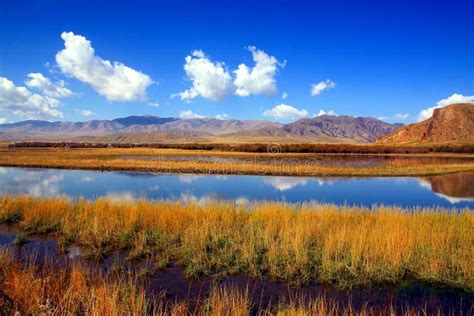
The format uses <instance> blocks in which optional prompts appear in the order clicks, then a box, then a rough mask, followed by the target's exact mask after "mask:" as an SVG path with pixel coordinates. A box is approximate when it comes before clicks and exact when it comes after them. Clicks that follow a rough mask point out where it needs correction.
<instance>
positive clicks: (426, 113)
mask: <svg viewBox="0 0 474 316" xmlns="http://www.w3.org/2000/svg"><path fill="white" fill-rule="evenodd" d="M472 102H474V95H471V96H464V95H462V94H458V93H454V94H453V95H451V96H450V97H448V98H446V99H442V100H439V101H438V102H437V103H436V106H433V107H431V108H427V109H424V110H422V111H421V112H420V114H418V121H424V120H426V119H428V118H430V117H431V116H432V115H433V111H434V110H435V109H439V108H443V107H445V106H448V105H450V104H455V103H472Z"/></svg>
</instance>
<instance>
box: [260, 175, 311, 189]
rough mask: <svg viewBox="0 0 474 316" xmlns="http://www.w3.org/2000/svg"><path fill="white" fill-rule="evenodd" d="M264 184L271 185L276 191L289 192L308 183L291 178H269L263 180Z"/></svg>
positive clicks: (305, 180) (301, 179) (300, 179)
mask: <svg viewBox="0 0 474 316" xmlns="http://www.w3.org/2000/svg"><path fill="white" fill-rule="evenodd" d="M263 182H264V183H266V184H269V185H271V186H272V187H274V188H275V189H277V190H278V191H287V190H291V189H293V188H294V187H297V186H305V185H306V184H307V183H308V180H307V179H304V178H296V177H294V178H292V177H269V178H268V179H264V180H263Z"/></svg>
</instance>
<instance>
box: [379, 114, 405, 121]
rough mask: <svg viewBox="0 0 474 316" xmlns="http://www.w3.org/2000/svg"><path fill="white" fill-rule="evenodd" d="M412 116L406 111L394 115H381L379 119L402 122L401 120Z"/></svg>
mask: <svg viewBox="0 0 474 316" xmlns="http://www.w3.org/2000/svg"><path fill="white" fill-rule="evenodd" d="M409 117H410V114H408V113H405V114H402V113H397V114H395V115H394V116H379V117H377V119H379V120H381V121H391V122H395V121H396V122H401V121H406V120H407V119H408V118H409Z"/></svg>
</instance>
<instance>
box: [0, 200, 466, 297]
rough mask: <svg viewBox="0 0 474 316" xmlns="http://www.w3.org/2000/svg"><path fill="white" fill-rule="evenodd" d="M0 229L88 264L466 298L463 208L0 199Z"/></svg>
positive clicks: (464, 218)
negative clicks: (119, 254) (449, 290)
mask: <svg viewBox="0 0 474 316" xmlns="http://www.w3.org/2000/svg"><path fill="white" fill-rule="evenodd" d="M0 223H6V224H10V225H12V224H14V225H16V226H17V227H18V228H20V229H22V230H25V231H26V232H28V233H36V234H37V233H53V234H55V235H56V236H57V237H58V238H59V240H60V241H61V242H62V243H63V244H68V243H77V244H79V245H81V246H83V247H84V248H85V249H87V251H88V254H89V255H90V256H94V257H99V256H102V255H104V254H107V253H110V252H112V251H115V250H117V249H124V250H126V251H127V252H128V253H129V258H130V259H144V258H147V259H149V260H152V261H155V262H157V264H156V266H157V268H160V267H165V266H166V265H167V264H168V263H169V262H170V261H172V260H174V261H177V262H179V263H181V264H182V265H184V267H185V268H186V273H187V275H188V276H200V275H211V276H224V275H226V274H230V273H245V274H247V275H250V276H252V277H257V278H261V277H263V278H270V279H279V280H283V281H286V282H290V283H293V284H306V283H310V282H327V283H332V284H336V285H338V286H342V287H351V286H354V285H372V284H377V283H387V282H389V283H398V282H401V281H402V280H406V279H415V280H420V281H422V282H429V283H439V284H443V285H445V286H449V287H460V288H464V289H466V290H468V291H474V265H473V263H474V256H473V253H474V214H473V213H472V211H470V210H465V211H459V212H458V211H454V212H449V211H448V210H442V209H440V210H433V209H423V210H422V209H412V210H409V211H407V210H404V209H399V208H393V207H373V208H372V209H365V208H357V207H337V206H334V205H310V204H308V205H301V206H297V205H291V204H282V203H257V204H249V205H236V204H234V203H231V202H209V203H205V204H197V203H180V202H174V201H145V200H141V201H135V202H125V201H123V202H113V201H110V200H107V199H98V200H95V201H86V200H77V201H70V200H69V199H67V198H44V199H39V198H33V197H27V196H18V197H14V196H4V197H2V198H0Z"/></svg>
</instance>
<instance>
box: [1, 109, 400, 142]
mask: <svg viewBox="0 0 474 316" xmlns="http://www.w3.org/2000/svg"><path fill="white" fill-rule="evenodd" d="M401 126H403V124H390V123H386V122H383V121H381V120H378V119H375V118H371V117H352V116H332V115H322V116H317V117H314V118H305V119H300V120H297V121H295V122H293V123H289V124H281V123H276V122H271V121H265V120H219V119H214V118H196V119H181V118H163V117H156V116H129V117H124V118H118V119H114V120H91V121H86V122H49V121H39V120H28V121H22V122H17V123H10V124H3V125H0V139H2V140H9V141H22V140H29V141H32V140H42V141H46V140H48V141H59V140H69V141H85V142H135V143H147V142H188V141H193V142H235V143H241V142H266V141H279V142H288V143H290V142H296V143H302V142H306V143H315V142H319V143H370V142H373V141H375V140H376V139H377V138H379V137H381V136H384V135H387V134H390V133H392V132H393V131H395V130H396V129H398V128H400V127H401Z"/></svg>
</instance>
